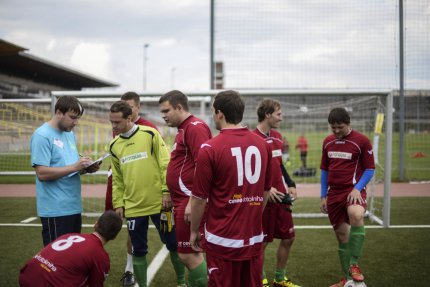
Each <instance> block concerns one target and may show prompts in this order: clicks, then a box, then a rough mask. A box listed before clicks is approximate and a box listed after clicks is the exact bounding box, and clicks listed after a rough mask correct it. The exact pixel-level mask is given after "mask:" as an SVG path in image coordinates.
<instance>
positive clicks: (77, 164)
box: [30, 96, 100, 246]
mask: <svg viewBox="0 0 430 287" xmlns="http://www.w3.org/2000/svg"><path fill="white" fill-rule="evenodd" d="M83 113H84V108H83V107H82V105H81V103H80V102H79V101H78V99H77V98H75V97H72V96H63V97H60V98H59V99H58V101H57V103H56V105H55V114H54V116H53V117H52V118H51V120H49V121H48V122H46V123H44V124H43V125H42V126H40V127H39V128H38V129H36V131H35V132H34V133H33V135H32V137H31V141H30V150H31V165H32V166H33V168H34V169H35V171H36V201H37V214H38V216H39V217H40V219H41V221H42V238H43V244H44V245H45V246H46V245H48V244H49V243H50V242H52V241H54V240H55V239H56V238H57V237H59V236H61V235H63V234H66V233H80V232H81V224H82V219H81V212H82V200H81V182H80V174H81V173H84V172H90V173H91V172H95V171H97V170H98V169H99V167H100V164H98V165H96V164H94V165H91V163H92V161H91V159H90V158H88V157H80V156H79V153H78V150H77V147H76V140H75V135H74V134H73V132H72V129H73V128H74V127H75V126H76V125H77V123H78V121H79V118H80V117H81V116H82V114H83ZM90 165H91V166H90Z"/></svg>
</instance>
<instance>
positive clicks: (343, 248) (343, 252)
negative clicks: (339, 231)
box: [337, 243, 349, 278]
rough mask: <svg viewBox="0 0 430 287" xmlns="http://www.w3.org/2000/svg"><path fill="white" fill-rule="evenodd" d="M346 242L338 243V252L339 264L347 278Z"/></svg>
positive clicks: (347, 254) (347, 251) (347, 256)
mask: <svg viewBox="0 0 430 287" xmlns="http://www.w3.org/2000/svg"><path fill="white" fill-rule="evenodd" d="M348 245H349V244H348V243H339V246H338V249H337V251H338V254H339V259H340V266H341V267H342V271H343V273H344V275H345V277H346V278H349V250H348Z"/></svg>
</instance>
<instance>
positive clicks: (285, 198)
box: [281, 193, 294, 212]
mask: <svg viewBox="0 0 430 287" xmlns="http://www.w3.org/2000/svg"><path fill="white" fill-rule="evenodd" d="M293 202H294V197H292V196H291V195H290V194H289V193H286V194H285V195H284V196H283V197H282V201H281V204H285V210H286V211H288V212H291V211H292V210H291V208H290V206H291V205H293Z"/></svg>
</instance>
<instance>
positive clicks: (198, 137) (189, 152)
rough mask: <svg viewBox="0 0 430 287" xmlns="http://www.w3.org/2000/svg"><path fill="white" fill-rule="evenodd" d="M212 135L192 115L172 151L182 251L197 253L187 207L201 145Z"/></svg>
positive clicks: (170, 176) (171, 182)
mask: <svg viewBox="0 0 430 287" xmlns="http://www.w3.org/2000/svg"><path fill="white" fill-rule="evenodd" d="M211 138H212V134H211V131H210V129H209V127H208V125H207V124H206V123H205V122H203V121H202V120H201V119H199V118H197V117H195V116H193V115H190V116H189V117H188V118H187V119H185V120H184V121H183V122H182V123H181V124H180V126H179V127H178V133H177V135H176V137H175V142H174V144H173V148H172V151H171V154H170V162H169V166H168V167H167V175H166V182H167V186H168V187H169V191H170V194H171V196H172V202H173V206H174V215H175V229H176V241H177V244H178V252H179V253H195V251H194V250H193V249H192V248H191V245H190V226H189V225H188V224H186V223H185V221H184V215H185V207H186V206H187V203H188V200H189V197H190V195H191V190H192V187H193V178H194V170H195V166H196V161H197V154H198V153H199V150H200V146H201V145H202V144H203V143H204V142H206V141H207V140H209V139H211Z"/></svg>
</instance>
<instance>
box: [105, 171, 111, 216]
mask: <svg viewBox="0 0 430 287" xmlns="http://www.w3.org/2000/svg"><path fill="white" fill-rule="evenodd" d="M109 172H110V169H109ZM112 209H113V204H112V174H110V175H109V176H108V182H107V186H106V198H105V210H112Z"/></svg>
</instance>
